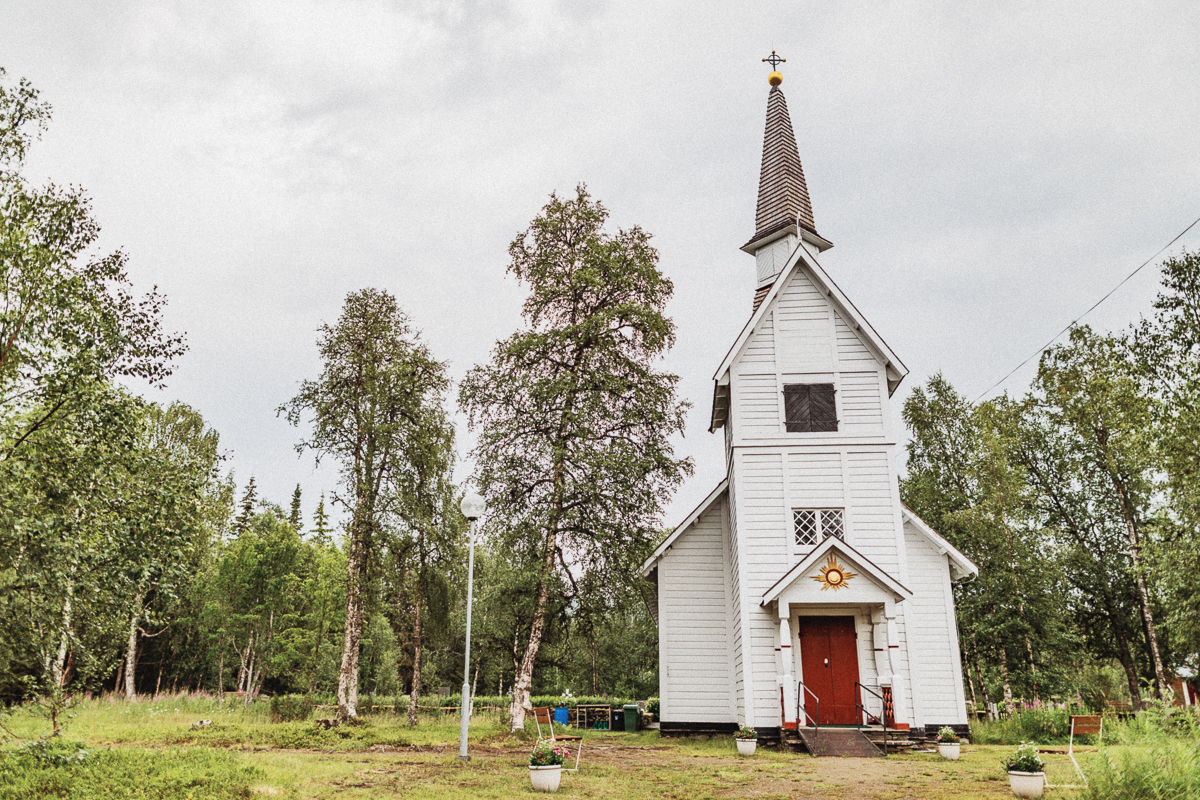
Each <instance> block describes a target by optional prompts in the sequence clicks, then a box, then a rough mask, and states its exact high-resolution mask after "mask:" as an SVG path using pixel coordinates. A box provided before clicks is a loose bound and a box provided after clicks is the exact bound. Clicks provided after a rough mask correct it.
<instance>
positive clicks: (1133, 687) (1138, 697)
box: [1097, 609, 1142, 711]
mask: <svg viewBox="0 0 1200 800" xmlns="http://www.w3.org/2000/svg"><path fill="white" fill-rule="evenodd" d="M1108 618H1109V621H1110V622H1112V626H1113V633H1114V634H1116V637H1117V657H1118V658H1119V659H1120V661H1121V666H1122V667H1123V668H1124V669H1125V680H1126V681H1128V683H1129V701H1130V705H1131V706H1133V710H1134V711H1141V710H1142V687H1141V684H1140V682H1139V681H1138V674H1137V665H1136V664H1134V663H1133V653H1132V652H1131V651H1130V649H1129V637H1128V636H1126V634H1125V623H1124V622H1122V621H1121V617H1120V615H1119V614H1118V613H1117V611H1116V610H1115V609H1113V610H1110V611H1109V613H1108ZM1097 710H1099V711H1103V710H1104V709H1102V708H1101V709H1097Z"/></svg>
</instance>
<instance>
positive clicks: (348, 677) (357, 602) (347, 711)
mask: <svg viewBox="0 0 1200 800" xmlns="http://www.w3.org/2000/svg"><path fill="white" fill-rule="evenodd" d="M362 513H366V512H365V510H364V511H359V510H356V516H357V515H358V514H362ZM362 524H363V523H362V521H361V519H359V520H356V521H355V522H354V530H353V532H352V533H351V536H350V553H349V554H348V555H349V557H348V558H347V559H346V561H347V564H346V635H345V637H344V639H343V641H342V666H341V669H340V670H339V671H338V690H337V703H338V709H337V717H338V719H353V718H355V717H357V716H358V656H359V649H360V647H361V645H362V626H363V585H362V584H363V581H364V580H365V578H366V576H365V575H364V574H363V573H364V572H365V570H364V569H363V562H364V561H365V560H366V554H365V553H364V552H363V551H364V550H365V549H366V543H365V542H364V541H363V534H362V532H361V530H360V527H361V526H362Z"/></svg>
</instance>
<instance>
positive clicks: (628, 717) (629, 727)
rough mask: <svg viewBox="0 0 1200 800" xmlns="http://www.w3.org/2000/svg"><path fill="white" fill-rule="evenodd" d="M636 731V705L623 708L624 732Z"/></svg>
mask: <svg viewBox="0 0 1200 800" xmlns="http://www.w3.org/2000/svg"><path fill="white" fill-rule="evenodd" d="M637 729H638V707H637V704H636V703H634V704H633V705H629V706H625V732H626V733H633V732H635V731H636V730H637Z"/></svg>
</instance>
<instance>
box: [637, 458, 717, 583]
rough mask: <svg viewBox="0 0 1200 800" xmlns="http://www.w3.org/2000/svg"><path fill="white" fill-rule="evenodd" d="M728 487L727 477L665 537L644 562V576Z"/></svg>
mask: <svg viewBox="0 0 1200 800" xmlns="http://www.w3.org/2000/svg"><path fill="white" fill-rule="evenodd" d="M728 488H729V479H728V478H725V479H724V480H722V481H721V482H720V483H718V484H717V488H715V489H713V490H712V492H711V493H710V494H709V495H708V497H706V498H704V500H703V501H702V502H701V503H700V505H698V506H696V508H695V509H693V510H692V513H690V514H688V515H687V517H685V518H684V520H683V522H681V523H679V525H678V526H676V528H675V530H674V531H672V532H671V535H670V536H668V537H667V538H666V539H663V541H662V543H661V544H659V546H658V547H656V548H655V549H654V552H653V553H652V554H651V555H650V557H649V558H647V559H646V560H645V562H643V563H642V577H643V578H644V577H646V576H647V575H649V574H650V571H651V570H652V569H654V566H655V562H656V561H658V559H660V558H662V557H663V554H664V553H666V552H667V550H669V549H671V545H673V544H675V540H676V539H678V538H679V537H680V536H682V535H683V532H684V531H686V530H687V529H688V528H690V527H691V526H692V523H694V522H695V521H696V520H697V519H699V518H700V515H701V514H703V513H704V512H705V511H708V509H709V507H710V506H711V505H712V504H713V502H714V501H716V500H717V498H719V497H720V496H721V495H722V494H724V493H725V490H726V489H728Z"/></svg>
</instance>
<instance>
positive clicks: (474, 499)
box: [458, 492, 484, 522]
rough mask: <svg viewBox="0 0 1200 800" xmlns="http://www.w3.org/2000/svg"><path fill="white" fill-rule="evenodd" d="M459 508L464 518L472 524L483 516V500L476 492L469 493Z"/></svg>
mask: <svg viewBox="0 0 1200 800" xmlns="http://www.w3.org/2000/svg"><path fill="white" fill-rule="evenodd" d="M458 507H459V508H460V509H461V510H462V513H463V516H464V517H466V518H467V519H469V520H471V521H472V522H474V521H475V520H477V519H479V518H480V517H482V516H483V510H484V502H483V498H482V497H480V496H479V495H477V494H475V493H474V492H469V493H468V494H467V495H466V496H465V497H463V499H462V503H460V504H459V506H458Z"/></svg>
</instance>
